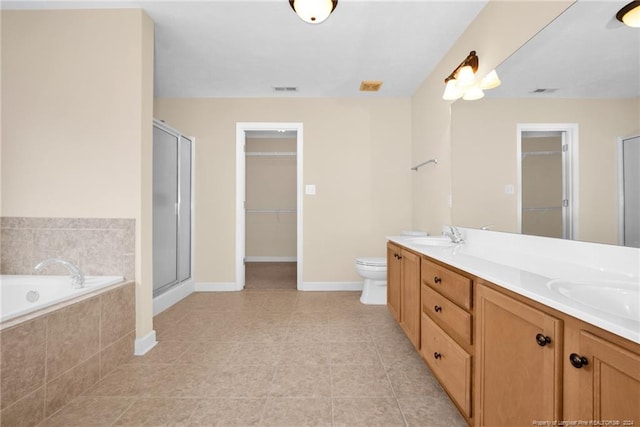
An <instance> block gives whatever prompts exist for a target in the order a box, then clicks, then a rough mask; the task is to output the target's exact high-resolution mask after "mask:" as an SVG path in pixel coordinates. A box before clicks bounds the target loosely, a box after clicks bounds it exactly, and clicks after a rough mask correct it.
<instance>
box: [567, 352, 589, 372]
mask: <svg viewBox="0 0 640 427" xmlns="http://www.w3.org/2000/svg"><path fill="white" fill-rule="evenodd" d="M569 362H571V364H572V365H573V367H574V368H577V369H580V368H582V367H583V366H587V365H588V364H589V360H588V359H587V358H586V357H584V356H580V355H579V354H576V353H571V354H570V355H569Z"/></svg>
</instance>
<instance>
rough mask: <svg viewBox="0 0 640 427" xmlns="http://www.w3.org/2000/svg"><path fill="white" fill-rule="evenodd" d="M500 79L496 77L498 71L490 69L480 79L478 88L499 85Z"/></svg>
mask: <svg viewBox="0 0 640 427" xmlns="http://www.w3.org/2000/svg"><path fill="white" fill-rule="evenodd" d="M500 83H502V82H501V81H500V79H499V78H498V73H496V70H491V71H490V72H489V74H487V75H486V76H484V78H483V79H482V80H481V81H480V89H493V88H494V87H498V86H500Z"/></svg>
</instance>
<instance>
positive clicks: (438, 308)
mask: <svg viewBox="0 0 640 427" xmlns="http://www.w3.org/2000/svg"><path fill="white" fill-rule="evenodd" d="M433 309H434V310H435V311H436V313H439V312H441V311H442V307H440V306H439V305H436V306H434V307H433Z"/></svg>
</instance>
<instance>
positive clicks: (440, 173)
mask: <svg viewBox="0 0 640 427" xmlns="http://www.w3.org/2000/svg"><path fill="white" fill-rule="evenodd" d="M571 3H573V1H572V0H567V1H544V2H541V1H528V2H526V1H525V2H521V1H508V2H507V1H492V2H489V3H488V4H487V5H486V6H485V7H484V8H483V9H482V11H481V12H480V14H479V15H478V17H477V18H476V19H475V20H474V21H473V22H472V23H471V25H469V27H468V28H467V30H466V31H465V32H464V33H463V34H462V36H460V38H459V39H458V40H457V41H456V42H455V44H454V45H453V47H452V48H451V49H450V50H449V52H448V53H447V54H446V56H445V57H444V58H443V60H442V61H440V63H439V64H438V65H437V66H436V67H435V68H434V70H433V71H432V72H431V73H430V74H429V76H428V77H427V78H426V80H425V81H424V82H423V83H422V85H421V86H420V87H419V88H418V89H417V90H416V92H415V93H414V95H413V98H412V104H411V106H412V156H413V162H414V163H415V164H417V163H421V162H423V161H425V160H428V159H432V158H437V159H438V161H439V163H438V165H435V166H434V165H432V164H430V165H427V166H426V167H423V168H421V169H419V170H418V171H417V172H415V173H414V175H413V226H414V228H416V229H423V230H426V231H429V233H431V234H439V233H440V232H441V230H442V225H443V224H450V223H451V222H453V223H456V221H455V219H454V218H452V216H451V210H450V208H449V206H448V204H447V201H448V196H449V195H450V194H452V174H454V173H455V172H454V170H453V167H452V165H453V164H454V162H455V160H456V159H455V158H452V154H451V127H450V125H451V112H450V107H451V105H452V102H449V101H443V100H442V93H443V92H444V79H445V77H447V76H448V75H449V74H450V73H451V71H453V70H454V69H455V68H456V66H457V65H458V64H459V63H460V62H461V61H462V60H464V58H466V56H467V55H468V54H469V52H470V51H472V50H476V51H477V54H478V57H479V59H480V64H479V69H478V76H484V75H485V74H487V73H488V72H489V71H491V70H492V69H493V68H495V67H496V66H497V65H498V64H500V63H501V62H502V61H503V60H504V59H505V58H507V57H508V56H509V55H511V53H513V52H514V51H515V50H516V49H518V48H519V47H520V46H522V45H523V44H524V43H525V42H526V41H527V40H529V39H530V38H531V37H532V36H533V35H534V34H536V33H537V32H538V31H539V30H540V29H541V28H543V27H544V26H545V25H546V24H548V23H549V22H550V21H551V20H553V19H554V18H555V17H556V16H557V15H559V14H560V13H561V12H562V11H563V10H565V9H566V8H567V7H568V6H569V5H570V4H571ZM523 16H526V19H522V17H523ZM466 102H467V101H462V100H460V101H457V102H456V104H457V103H466ZM475 102H477V101H475ZM472 155H473V154H472V153H469V157H470V158H471V157H472ZM456 202H457V201H456V196H455V194H453V203H454V206H455V204H456ZM460 225H462V224H460Z"/></svg>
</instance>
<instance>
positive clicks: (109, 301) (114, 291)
mask: <svg viewBox="0 0 640 427" xmlns="http://www.w3.org/2000/svg"><path fill="white" fill-rule="evenodd" d="M0 327H2V331H0V386H1V389H0V409H1V410H0V425H2V426H6V427H9V426H11V427H18V426H34V425H37V424H38V423H40V422H41V421H43V420H44V419H45V418H46V417H48V416H50V415H51V414H53V413H55V412H56V411H58V410H59V409H60V408H62V407H64V406H65V405H67V404H68V403H69V402H70V401H72V400H73V399H74V398H75V397H76V396H78V395H80V394H82V393H83V392H85V391H86V390H87V389H89V388H90V387H91V386H93V385H94V384H96V383H97V382H98V381H100V379H102V378H104V377H106V376H107V375H108V374H109V373H110V372H112V371H113V370H114V369H116V368H117V367H118V366H119V365H120V364H121V363H122V362H124V361H126V360H128V359H129V358H130V357H131V355H132V354H133V343H134V339H135V284H134V282H132V281H129V282H124V283H121V284H117V285H112V286H110V287H108V288H105V289H104V290H103V291H102V292H100V293H98V294H97V295H88V296H84V297H80V298H79V299H78V300H76V302H75V303H72V304H69V305H65V306H63V307H61V308H59V309H57V310H54V311H50V312H47V313H46V314H44V315H42V316H40V317H36V318H30V319H28V320H26V321H24V322H22V323H18V324H16V325H13V326H9V327H3V325H0Z"/></svg>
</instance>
